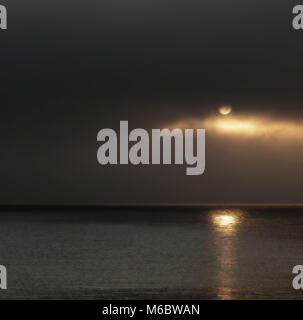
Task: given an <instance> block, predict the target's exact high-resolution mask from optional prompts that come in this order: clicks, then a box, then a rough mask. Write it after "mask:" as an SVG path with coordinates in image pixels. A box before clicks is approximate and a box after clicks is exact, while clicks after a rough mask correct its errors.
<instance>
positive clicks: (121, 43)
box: [0, 0, 303, 203]
mask: <svg viewBox="0 0 303 320" xmlns="http://www.w3.org/2000/svg"><path fill="white" fill-rule="evenodd" d="M1 3H2V4H6V5H7V7H8V12H9V30H8V31H7V32H1V33H0V45H1V52H0V57H1V78H2V83H1V88H0V93H1V101H2V103H1V117H0V124H1V138H0V139H1V147H2V154H3V155H2V159H1V169H0V170H1V176H2V182H1V199H0V200H1V203H103V202H128V201H130V202H140V201H147V202H152V201H155V202H158V201H167V202H174V201H180V202H187V201H188V202H233V201H234V202H259V201H261V202H276V201H278V202H292V201H294V202H299V201H301V195H300V192H299V190H300V188H301V180H302V179H301V177H302V172H301V166H300V165H299V161H298V159H302V157H301V156H300V152H298V150H295V149H289V148H288V149H287V148H286V149H285V151H284V154H287V155H288V157H287V159H288V160H287V161H286V160H285V159H284V158H283V157H282V158H281V157H279V156H278V153H277V152H275V151H272V150H271V151H268V146H265V145H260V146H259V145H256V146H254V147H253V148H251V149H248V148H247V147H246V146H245V145H240V146H239V145H238V144H237V143H236V142H235V141H225V140H223V141H222V140H220V139H218V138H216V139H215V138H214V139H212V138H211V139H209V142H208V147H207V153H208V160H207V172H206V173H205V175H203V176H201V177H192V178H189V177H186V176H184V168H178V167H177V168H175V167H165V168H163V167H148V168H145V167H143V168H133V167H107V168H103V167H100V166H98V165H97V162H96V149H97V143H96V134H97V132H98V130H99V129H101V128H103V127H118V125H119V121H120V120H125V119H126V120H129V121H130V124H131V125H132V126H133V127H146V128H150V127H155V126H158V125H162V123H167V122H173V121H176V120H178V119H182V118H184V117H185V118H186V117H205V116H207V115H209V114H212V113H213V112H215V110H216V108H217V107H218V106H219V105H220V104H226V103H227V104H231V105H233V107H234V112H238V113H241V114H243V113H244V114H245V113H260V114H271V115H273V116H274V117H279V118H281V119H290V120H293V119H298V118H301V117H302V116H303V112H302V108H301V106H302V101H303V93H302V88H301V87H302V81H301V77H302V68H303V66H302V61H301V60H302V55H303V42H302V33H301V32H298V31H294V30H292V27H291V20H292V14H291V11H292V7H293V6H294V5H295V4H297V3H296V1H282V0H281V1H280V0H279V1H273V0H272V1H266V2H265V1H261V0H258V1H252V0H249V1H240V0H232V1H223V0H219V1H214V0H208V1H203V2H202V1H193V0H186V1H185V0H182V1H168V0H164V1H163V0H162V1H151V0H145V1H144V0H143V1H142V0H141V1H137V0H130V1H122V0H121V1H97V0H86V1H79V0H78V1H72V0H61V1H58V0H55V1H33V0H29V1H26V2H25V1H20V0H17V1H14V2H9V3H8V1H7V0H6V1H5V0H2V1H1ZM248 155H249V157H248ZM289 163H292V166H291V167H290V166H289ZM294 163H295V165H293V164H294ZM250 172H253V174H250ZM130 181H132V183H131V184H130Z"/></svg>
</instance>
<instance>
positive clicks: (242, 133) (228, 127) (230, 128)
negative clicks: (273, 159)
mask: <svg viewBox="0 0 303 320" xmlns="http://www.w3.org/2000/svg"><path fill="white" fill-rule="evenodd" d="M170 127H174V128H184V129H185V128H205V129H206V130H208V132H209V133H215V134H216V135H224V136H235V137H239V138H240V137H261V138H268V139H271V138H279V139H287V140H296V141H299V140H300V141H302V142H303V121H291V120H281V119H275V118H273V117H266V116H261V115H253V116H247V115H242V116H241V115H239V116H236V115H230V116H224V117H222V116H220V115H218V116H210V117H207V118H205V119H201V120H198V119H194V118H191V119H184V120H182V121H180V122H177V123H175V124H173V125H170Z"/></svg>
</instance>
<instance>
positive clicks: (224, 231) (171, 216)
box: [0, 207, 303, 299]
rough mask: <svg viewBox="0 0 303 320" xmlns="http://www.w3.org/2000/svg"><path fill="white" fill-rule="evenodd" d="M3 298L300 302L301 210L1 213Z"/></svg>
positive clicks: (73, 210) (164, 209)
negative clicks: (296, 281) (296, 278)
mask: <svg viewBox="0 0 303 320" xmlns="http://www.w3.org/2000/svg"><path fill="white" fill-rule="evenodd" d="M0 264H2V265H5V266H6V267H7V270H8V290H6V291H4V290H0V298H1V299H8V298H13V299H69V298H72V299H112V298H115V299H129V298H131V299H301V298H303V295H302V293H301V292H299V291H296V290H294V289H293V288H292V279H293V275H292V268H293V267H294V266H295V265H298V264H303V208H292V207H289V208H285V207H283V208H277V207H276V208H269V207H267V208H253V207H248V208H245V207H241V208H240V207H239V208H205V207H203V208H202V207H201V208H198V207H193V208H190V207H189V208H178V207H171V208H128V209H127V208H124V209H123V208H120V209H118V208H116V209H114V208H108V209H105V208H103V209H101V208H100V209H97V208H94V209H89V208H86V209H85V208H82V209H76V208H74V209H73V208H69V209H63V208H61V209H60V208H54V209H51V208H48V209H43V208H40V209H39V208H37V209H33V208H32V209H27V210H24V209H23V210H12V209H2V211H1V212H0Z"/></svg>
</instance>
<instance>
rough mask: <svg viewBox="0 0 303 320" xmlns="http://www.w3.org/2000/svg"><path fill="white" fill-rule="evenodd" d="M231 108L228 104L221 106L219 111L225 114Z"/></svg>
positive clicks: (228, 112) (229, 111)
mask: <svg viewBox="0 0 303 320" xmlns="http://www.w3.org/2000/svg"><path fill="white" fill-rule="evenodd" d="M231 110H232V108H231V107H230V106H222V107H220V108H219V113H220V114H222V115H223V116H226V115H228V114H230V113H231Z"/></svg>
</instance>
